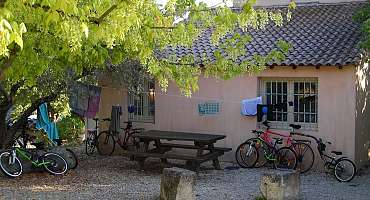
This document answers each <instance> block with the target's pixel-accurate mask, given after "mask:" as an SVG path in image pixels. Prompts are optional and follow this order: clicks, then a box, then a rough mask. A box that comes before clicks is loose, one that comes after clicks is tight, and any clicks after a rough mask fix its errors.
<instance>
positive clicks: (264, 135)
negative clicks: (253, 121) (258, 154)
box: [260, 129, 293, 145]
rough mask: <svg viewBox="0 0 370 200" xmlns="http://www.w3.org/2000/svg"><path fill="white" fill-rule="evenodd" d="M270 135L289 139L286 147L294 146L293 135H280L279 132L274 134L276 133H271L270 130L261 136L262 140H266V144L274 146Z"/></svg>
mask: <svg viewBox="0 0 370 200" xmlns="http://www.w3.org/2000/svg"><path fill="white" fill-rule="evenodd" d="M270 135H277V136H281V137H284V138H287V141H286V145H291V144H292V141H293V137H292V136H291V134H290V133H289V135H286V134H284V133H278V132H274V131H271V130H269V129H267V130H265V131H264V132H263V133H262V134H261V136H260V137H261V138H262V140H264V141H265V142H266V143H268V144H270V145H272V143H273V139H272V138H271V137H270Z"/></svg>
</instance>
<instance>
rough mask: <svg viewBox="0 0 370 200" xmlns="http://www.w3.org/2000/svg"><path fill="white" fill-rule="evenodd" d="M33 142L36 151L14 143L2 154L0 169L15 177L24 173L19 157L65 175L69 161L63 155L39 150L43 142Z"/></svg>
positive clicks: (36, 165)
mask: <svg viewBox="0 0 370 200" xmlns="http://www.w3.org/2000/svg"><path fill="white" fill-rule="evenodd" d="M31 144H32V145H34V146H36V150H35V152H32V151H30V150H27V149H25V148H22V147H17V146H16V145H15V144H13V146H12V149H10V150H6V151H4V152H2V153H1V154H0V169H1V171H2V172H3V173H4V174H5V175H6V176H8V177H10V178H15V177H18V176H20V175H21V174H22V173H23V165H22V163H21V161H20V159H19V158H21V159H23V160H27V161H31V163H32V166H34V167H44V168H45V170H46V171H48V172H49V173H51V174H54V175H63V174H65V173H66V172H67V170H68V164H67V161H66V160H65V159H64V158H63V157H62V156H61V155H59V154H57V153H53V152H48V151H42V152H41V151H39V150H38V148H40V147H41V146H43V145H44V144H43V143H42V142H39V143H31Z"/></svg>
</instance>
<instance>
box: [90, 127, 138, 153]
mask: <svg viewBox="0 0 370 200" xmlns="http://www.w3.org/2000/svg"><path fill="white" fill-rule="evenodd" d="M124 123H125V124H127V125H126V128H121V129H123V132H124V134H123V135H122V134H120V133H119V132H118V131H117V130H114V131H113V130H109V131H102V132H101V133H100V134H99V135H98V137H97V149H98V152H99V154H100V155H109V156H110V155H112V154H113V152H114V150H115V147H116V144H118V145H119V146H120V147H121V148H122V149H124V150H130V149H129V148H130V147H134V148H136V150H138V149H139V148H140V144H139V142H138V141H136V139H135V138H134V134H136V133H140V132H142V131H143V130H144V129H142V128H132V122H131V121H128V122H124ZM122 136H123V139H121V137H122Z"/></svg>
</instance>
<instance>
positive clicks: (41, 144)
mask: <svg viewBox="0 0 370 200" xmlns="http://www.w3.org/2000/svg"><path fill="white" fill-rule="evenodd" d="M31 145H33V146H35V147H36V149H43V148H44V146H45V144H44V143H43V142H32V143H31Z"/></svg>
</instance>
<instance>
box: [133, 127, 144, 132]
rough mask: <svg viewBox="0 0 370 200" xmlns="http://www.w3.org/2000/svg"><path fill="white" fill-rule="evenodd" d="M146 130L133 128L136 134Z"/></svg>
mask: <svg viewBox="0 0 370 200" xmlns="http://www.w3.org/2000/svg"><path fill="white" fill-rule="evenodd" d="M144 130H145V129H144V128H133V129H132V131H134V132H142V131H144Z"/></svg>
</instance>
